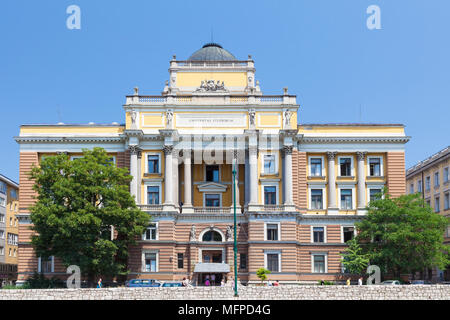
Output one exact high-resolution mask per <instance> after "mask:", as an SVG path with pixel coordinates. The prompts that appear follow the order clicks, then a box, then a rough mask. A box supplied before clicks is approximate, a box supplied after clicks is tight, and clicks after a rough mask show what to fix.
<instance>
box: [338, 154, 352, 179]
mask: <svg viewBox="0 0 450 320" xmlns="http://www.w3.org/2000/svg"><path fill="white" fill-rule="evenodd" d="M339 165H340V174H341V176H342V177H350V176H351V175H352V159H351V158H341V159H340V160H339Z"/></svg>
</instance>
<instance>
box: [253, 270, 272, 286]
mask: <svg viewBox="0 0 450 320" xmlns="http://www.w3.org/2000/svg"><path fill="white" fill-rule="evenodd" d="M270 273H271V272H270V270H267V269H266V268H260V269H258V270H256V276H257V277H258V278H260V279H261V284H262V283H263V282H264V281H266V280H267V275H268V274H270Z"/></svg>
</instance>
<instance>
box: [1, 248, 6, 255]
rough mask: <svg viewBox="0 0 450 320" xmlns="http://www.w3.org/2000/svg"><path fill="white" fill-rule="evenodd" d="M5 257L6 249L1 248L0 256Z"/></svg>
mask: <svg viewBox="0 0 450 320" xmlns="http://www.w3.org/2000/svg"><path fill="white" fill-rule="evenodd" d="M4 255H5V248H3V247H0V256H4Z"/></svg>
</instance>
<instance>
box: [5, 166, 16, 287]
mask: <svg viewBox="0 0 450 320" xmlns="http://www.w3.org/2000/svg"><path fill="white" fill-rule="evenodd" d="M18 192H19V185H18V184H17V183H16V182H14V181H13V180H11V179H8V178H7V177H5V176H3V175H1V174H0V286H2V285H4V284H12V283H13V282H15V281H16V279H17V257H18V238H19V225H18V219H17V217H16V214H17V213H18V212H19V197H18Z"/></svg>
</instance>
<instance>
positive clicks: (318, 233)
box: [313, 227, 325, 242]
mask: <svg viewBox="0 0 450 320" xmlns="http://www.w3.org/2000/svg"><path fill="white" fill-rule="evenodd" d="M324 239H325V228H324V227H313V242H324Z"/></svg>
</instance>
